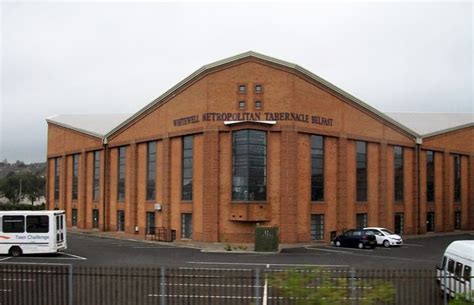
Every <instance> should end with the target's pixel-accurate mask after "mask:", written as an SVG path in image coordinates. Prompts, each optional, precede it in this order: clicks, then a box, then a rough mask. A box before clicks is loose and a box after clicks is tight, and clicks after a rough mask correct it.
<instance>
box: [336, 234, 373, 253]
mask: <svg viewBox="0 0 474 305" xmlns="http://www.w3.org/2000/svg"><path fill="white" fill-rule="evenodd" d="M333 243H334V245H335V246H336V247H341V246H343V247H357V248H359V249H363V248H366V247H370V248H372V249H373V248H375V246H376V245H377V240H376V238H375V235H374V233H373V232H371V231H369V230H349V231H346V232H344V233H343V234H341V235H339V236H337V237H336V238H334V241H333Z"/></svg>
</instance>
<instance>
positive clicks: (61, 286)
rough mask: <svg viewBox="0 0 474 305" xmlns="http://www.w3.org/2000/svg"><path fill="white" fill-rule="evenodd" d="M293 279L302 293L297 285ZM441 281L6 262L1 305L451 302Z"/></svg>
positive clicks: (372, 274) (353, 273) (427, 275)
mask: <svg viewBox="0 0 474 305" xmlns="http://www.w3.org/2000/svg"><path fill="white" fill-rule="evenodd" d="M295 278H297V279H298V280H299V281H300V282H298V285H299V288H298V289H299V290H295V289H294V287H291V285H293V284H294V283H295V282H294V281H292V280H294V279H295ZM288 279H290V281H288ZM438 280H440V281H443V280H444V281H445V283H449V281H450V280H451V278H448V277H447V278H446V279H442V278H441V279H439V278H438V277H437V274H436V270H392V269H385V270H378V269H342V268H341V269H337V268H331V269H321V268H318V269H299V270H274V269H224V268H201V269H200V268H166V267H158V268H154V267H106V266H100V267H94V266H72V265H61V264H57V265H38V264H0V305H151V304H156V305H173V304H186V305H189V304H196V305H200V304H206V305H208V304H209V305H213V304H216V305H217V304H219V305H222V304H225V305H227V304H229V305H233V304H235V305H237V304H238V305H241V304H249V305H250V304H253V305H269V304H276V305H287V304H301V301H302V300H309V299H310V298H311V297H313V298H314V297H320V298H328V299H329V298H335V299H336V300H337V301H336V302H337V303H338V304H348V305H349V304H350V305H359V304H367V301H370V300H373V304H401V305H402V304H403V305H410V304H414V305H415V304H416V305H424V304H426V305H438V304H439V305H442V304H447V299H446V298H443V297H442V293H441V290H440V287H439V281H438ZM292 289H293V291H292ZM470 289H472V287H471V288H470ZM466 292H469V291H466ZM299 302H300V303H299Z"/></svg>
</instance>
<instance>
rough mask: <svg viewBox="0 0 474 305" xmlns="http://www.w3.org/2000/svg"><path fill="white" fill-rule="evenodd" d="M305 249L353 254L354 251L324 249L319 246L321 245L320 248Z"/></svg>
mask: <svg viewBox="0 0 474 305" xmlns="http://www.w3.org/2000/svg"><path fill="white" fill-rule="evenodd" d="M305 249H308V250H312V251H324V252H335V253H345V254H352V252H349V251H340V250H329V249H323V248H319V247H318V248H311V247H305Z"/></svg>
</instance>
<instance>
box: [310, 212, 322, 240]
mask: <svg viewBox="0 0 474 305" xmlns="http://www.w3.org/2000/svg"><path fill="white" fill-rule="evenodd" d="M311 239H312V240H323V239H324V214H312V215H311Z"/></svg>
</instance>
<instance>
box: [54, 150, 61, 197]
mask: <svg viewBox="0 0 474 305" xmlns="http://www.w3.org/2000/svg"><path fill="white" fill-rule="evenodd" d="M60 171H61V159H60V158H59V157H58V158H54V200H59V173H60Z"/></svg>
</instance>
